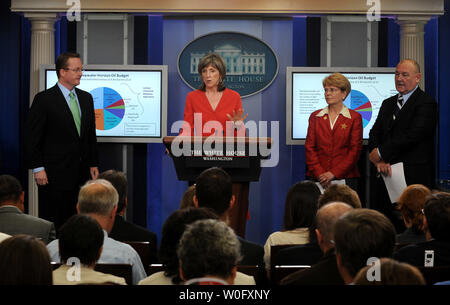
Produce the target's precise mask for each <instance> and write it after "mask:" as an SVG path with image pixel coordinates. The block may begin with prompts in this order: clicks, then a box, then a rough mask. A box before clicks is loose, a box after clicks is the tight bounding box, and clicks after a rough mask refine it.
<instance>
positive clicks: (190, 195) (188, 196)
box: [180, 184, 195, 209]
mask: <svg viewBox="0 0 450 305" xmlns="http://www.w3.org/2000/svg"><path fill="white" fill-rule="evenodd" d="M194 195H195V184H193V185H191V186H190V187H188V188H187V190H186V191H185V192H184V194H183V197H182V198H181V202H180V209H184V208H188V207H195V204H194Z"/></svg>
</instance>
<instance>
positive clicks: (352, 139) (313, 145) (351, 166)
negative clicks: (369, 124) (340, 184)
mask: <svg viewBox="0 0 450 305" xmlns="http://www.w3.org/2000/svg"><path fill="white" fill-rule="evenodd" d="M322 84H323V87H324V90H325V100H326V102H327V104H328V106H327V107H325V108H323V109H320V110H316V111H314V112H313V113H312V114H311V116H310V117H309V126H308V134H307V136H306V141H305V153H306V165H307V173H306V176H307V177H309V178H313V179H315V180H317V181H319V182H320V184H321V185H322V186H323V187H324V188H325V187H327V186H328V185H329V184H330V182H331V181H332V180H334V179H345V180H346V184H347V185H349V186H350V187H352V188H356V187H357V178H358V177H359V171H358V167H357V162H358V159H359V154H360V152H361V149H362V135H363V125H362V118H361V115H360V114H359V113H357V112H356V111H353V110H351V109H349V108H347V107H346V106H345V105H344V103H343V102H344V100H345V98H346V97H347V95H348V94H349V93H350V91H351V85H350V82H349V81H348V79H347V78H346V77H345V76H343V75H342V74H340V73H333V74H331V75H329V76H327V77H326V78H325V79H324V80H323V82H322Z"/></svg>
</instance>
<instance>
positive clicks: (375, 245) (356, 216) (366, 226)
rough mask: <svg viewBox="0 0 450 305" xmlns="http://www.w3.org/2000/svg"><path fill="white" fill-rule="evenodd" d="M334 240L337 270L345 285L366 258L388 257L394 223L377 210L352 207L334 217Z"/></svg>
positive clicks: (364, 263) (393, 241) (392, 242)
mask: <svg viewBox="0 0 450 305" xmlns="http://www.w3.org/2000/svg"><path fill="white" fill-rule="evenodd" d="M334 243H335V249H336V259H337V265H338V269H339V273H340V274H341V277H342V279H343V280H344V282H345V283H347V284H348V283H350V282H352V281H353V278H354V277H355V275H356V273H357V272H358V271H359V270H360V269H361V268H362V267H364V266H366V265H367V260H368V259H369V258H373V257H375V258H382V257H391V256H392V254H393V252H394V246H395V243H396V232H395V228H394V225H393V224H392V223H391V222H390V220H389V219H388V218H387V217H386V216H384V215H383V214H381V213H380V212H378V211H375V210H370V209H353V210H350V211H348V212H347V213H345V214H344V215H342V216H341V217H340V218H339V219H338V220H337V222H336V225H335V227H334Z"/></svg>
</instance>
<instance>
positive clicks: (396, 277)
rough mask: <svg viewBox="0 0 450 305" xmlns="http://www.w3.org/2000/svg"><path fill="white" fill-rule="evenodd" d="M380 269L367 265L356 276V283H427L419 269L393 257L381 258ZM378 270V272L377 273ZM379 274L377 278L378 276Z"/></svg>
mask: <svg viewBox="0 0 450 305" xmlns="http://www.w3.org/2000/svg"><path fill="white" fill-rule="evenodd" d="M378 264H379V270H377V271H374V270H373V268H374V267H373V266H372V265H369V266H365V267H363V268H362V269H361V270H359V272H358V274H356V276H355V280H354V284H355V285H425V279H424V278H423V275H422V273H421V272H420V270H419V269H417V268H416V267H414V266H411V265H410V264H406V263H399V262H397V261H396V260H393V259H391V258H386V257H385V258H381V259H380V260H379V262H378ZM377 272H378V274H377ZM377 275H378V276H379V278H378V279H377V278H376V276H377Z"/></svg>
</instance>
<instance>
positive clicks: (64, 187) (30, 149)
mask: <svg viewBox="0 0 450 305" xmlns="http://www.w3.org/2000/svg"><path fill="white" fill-rule="evenodd" d="M82 69H83V66H82V62H81V59H80V56H79V54H75V53H63V54H61V55H60V56H59V57H58V59H57V60H56V73H57V75H58V83H57V84H56V85H55V86H53V87H52V88H50V89H48V90H45V91H42V92H39V93H38V94H36V96H35V97H34V100H33V104H32V106H31V109H30V112H29V114H28V117H27V120H26V122H25V158H26V161H27V164H28V167H29V168H31V169H33V172H34V178H35V180H36V183H37V184H38V187H39V216H40V217H42V218H45V219H48V220H51V221H53V222H55V225H56V227H57V228H58V227H60V226H61V225H62V224H63V223H64V222H65V221H66V220H67V219H68V218H69V217H70V216H71V215H74V214H76V210H75V206H76V203H77V197H78V191H79V187H80V186H81V185H82V184H83V183H84V182H86V181H87V180H89V178H92V179H96V178H97V176H98V168H97V166H98V152H97V139H96V134H95V114H94V103H93V99H92V96H91V95H90V94H89V93H88V92H85V91H82V90H79V89H77V88H75V86H77V85H79V84H80V79H81V76H82Z"/></svg>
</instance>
